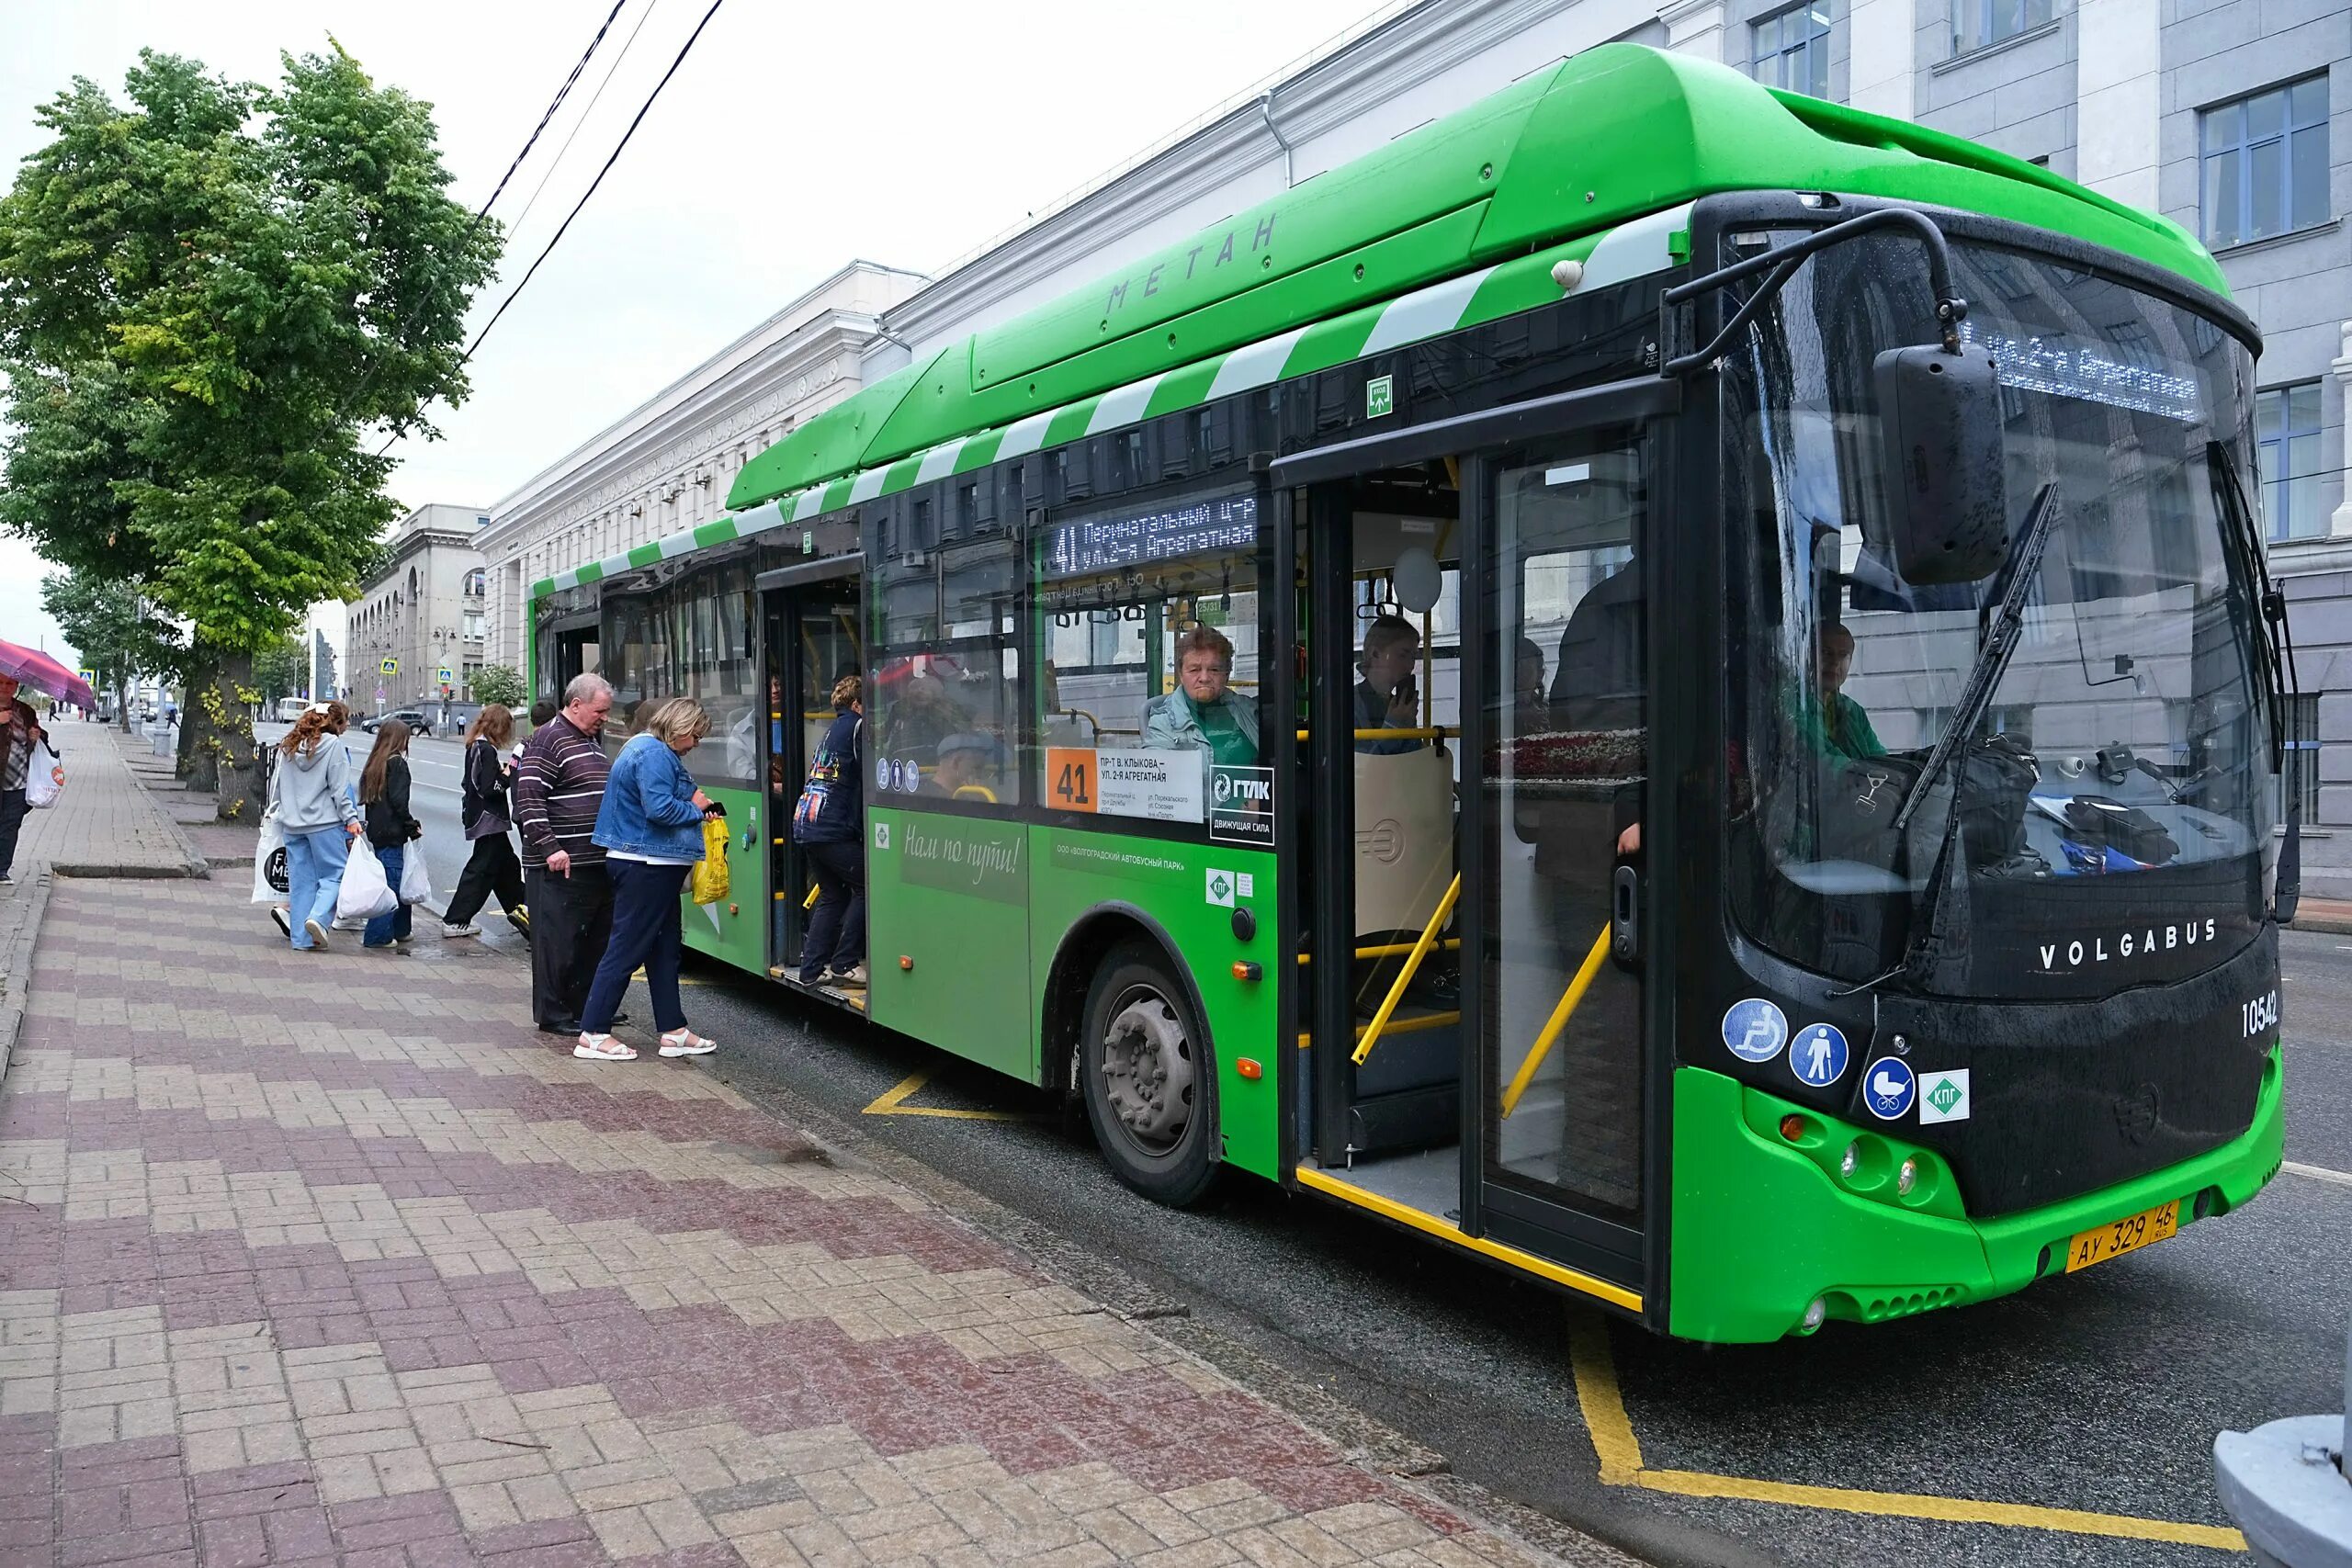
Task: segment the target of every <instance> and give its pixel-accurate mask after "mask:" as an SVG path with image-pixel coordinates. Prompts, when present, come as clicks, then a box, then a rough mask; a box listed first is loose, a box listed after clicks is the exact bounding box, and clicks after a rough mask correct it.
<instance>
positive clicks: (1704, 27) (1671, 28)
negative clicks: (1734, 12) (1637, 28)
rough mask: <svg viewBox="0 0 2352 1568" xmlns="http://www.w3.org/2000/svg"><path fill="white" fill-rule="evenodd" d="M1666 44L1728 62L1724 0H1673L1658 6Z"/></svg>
mask: <svg viewBox="0 0 2352 1568" xmlns="http://www.w3.org/2000/svg"><path fill="white" fill-rule="evenodd" d="M1657 19H1658V20H1659V21H1661V22H1664V23H1665V24H1666V47H1667V48H1668V49H1670V50H1672V51H1674V52H1675V53H1677V54H1688V55H1692V56H1695V57H1696V58H1698V59H1701V60H1712V61H1713V62H1716V63H1717V64H1718V65H1720V64H1723V63H1724V0H1672V3H1671V4H1669V5H1665V6H1659V7H1658V8H1657Z"/></svg>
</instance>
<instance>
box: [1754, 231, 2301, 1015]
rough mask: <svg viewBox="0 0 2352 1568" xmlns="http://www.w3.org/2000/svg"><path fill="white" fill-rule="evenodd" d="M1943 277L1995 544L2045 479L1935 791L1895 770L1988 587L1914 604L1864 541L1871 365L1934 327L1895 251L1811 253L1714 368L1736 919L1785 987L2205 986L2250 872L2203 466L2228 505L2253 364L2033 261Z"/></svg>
mask: <svg viewBox="0 0 2352 1568" xmlns="http://www.w3.org/2000/svg"><path fill="white" fill-rule="evenodd" d="M1760 238H1761V236H1756V235H1738V236H1735V237H1734V238H1733V243H1734V244H1735V245H1736V244H1739V243H1757V242H1758V240H1759V239H1760ZM1736 254H1737V252H1736V251H1735V252H1734V254H1730V255H1726V257H1725V258H1724V259H1725V260H1731V259H1736ZM1953 261H1954V269H1955V282H1956V286H1957V288H1958V291H1959V292H1960V293H1961V295H1962V297H1963V298H1965V299H1967V300H1968V301H1969V313H1968V318H1967V321H1966V323H1965V331H1964V333H1963V335H1964V337H1965V338H1966V339H1967V341H1968V343H1969V344H1970V345H1971V346H1973V348H1976V349H1978V350H1984V351H1989V352H1990V354H1991V355H1992V356H1993V358H1994V360H1995V362H1996V367H1997V371H1998V377H1999V380H2000V384H2001V413H2002V416H2003V421H2004V429H2003V446H2004V451H2005V455H2006V463H2007V472H2006V474H2005V475H2004V481H2005V485H2006V491H2007V507H2008V515H2009V527H2010V529H2011V543H2012V545H2013V546H2014V545H2015V543H2016V536H2017V532H2018V529H2019V528H2020V527H2021V525H2023V523H2024V521H2025V519H2026V516H2027V513H2028V512H2029V510H2030V507H2031V506H2032V504H2033V502H2034V499H2035V497H2036V496H2037V495H2038V494H2039V493H2040V492H2041V491H2043V490H2044V488H2045V487H2048V488H2049V489H2050V490H2051V491H2052V494H2053V497H2054V500H2055V502H2056V505H2057V509H2058V511H2057V517H2056V523H2055V527H2054V530H2053V532H2052V534H2051V536H2050V539H2049V545H2048V547H2047V549H2046V551H2045V552H2044V553H2043V555H2042V557H2041V564H2040V569H2039V571H2038V572H2037V574H2036V580H2035V581H2033V582H2032V583H2031V584H2030V589H2029V592H2028V599H2027V610H2026V616H2025V625H2024V630H2023V635H2022V637H2020V639H2019V642H2018V647H2017V649H2016V651H2015V654H2014V656H2013V658H2012V659H2011V660H2010V662H2009V664H2008V667H2007V670H2006V671H2005V672H2004V673H2003V674H2002V676H2001V679H2000V681H1999V683H1998V684H1997V686H1996V687H1995V689H1994V691H1993V693H1992V699H1991V703H1990V705H1989V707H1988V708H1987V709H1986V710H1985V716H1984V718H1983V721H1982V722H1981V723H1980V724H1978V725H1977V726H1976V727H1975V729H1974V732H1973V733H1972V734H1969V735H1966V736H1962V737H1959V738H1958V739H1959V740H1960V742H1961V750H1959V751H1958V752H1957V753H1956V755H1955V757H1954V759H1953V760H1952V761H1951V764H1950V765H1949V766H1947V767H1946V768H1945V769H1943V770H1942V772H1941V774H1940V776H1937V777H1930V778H1928V779H1927V780H1926V781H1925V782H1924V783H1922V767H1921V764H1922V763H1923V762H1924V761H1926V758H1927V756H1928V751H1929V750H1930V749H1932V748H1933V747H1934V746H1935V744H1936V743H1937V741H1938V739H1939V738H1940V737H1941V736H1942V734H1943V732H1944V730H1945V728H1947V726H1948V725H1949V724H1950V723H1951V719H1952V715H1953V709H1954V707H1955V705H1957V703H1958V700H1959V698H1960V695H1961V692H1962V686H1963V685H1964V683H1965V682H1966V680H1967V676H1968V672H1969V670H1970V666H1971V664H1972V663H1973V660H1974V659H1975V657H1976V654H1977V649H1978V647H1979V643H1980V638H1981V637H1982V634H1983V631H1984V629H1985V621H1986V617H1987V615H1989V613H1990V611H1989V608H1988V607H1989V606H1991V605H1993V604H1996V603H1997V601H1998V599H1999V598H2000V596H2001V595H2002V593H2003V592H2004V591H2005V589H2006V586H2007V584H2006V581H2005V580H2004V574H2003V573H2001V572H1996V573H1995V574H1994V575H1993V576H1992V577H1990V578H1987V579H1986V580H1985V581H1979V582H1971V583H1962V584H1943V585H1935V586H1919V585H1916V584H1912V583H1908V582H1906V581H1905V580H1904V579H1903V578H1902V577H1901V576H1900V575H1898V574H1897V573H1896V572H1895V571H1894V569H1893V567H1892V564H1891V554H1890V552H1889V551H1888V549H1887V548H1886V547H1885V545H1884V543H1883V539H1884V531H1883V529H1882V528H1880V526H1879V516H1878V507H1879V496H1880V494H1881V493H1882V492H1881V488H1880V486H1881V479H1880V468H1881V463H1880V457H1879V453H1880V447H1879V434H1880V433H1879V430H1878V422H1877V417H1876V413H1875V409H1876V406H1877V400H1876V395H1875V391H1874V388H1873V383H1872V361H1873V358H1874V356H1875V355H1877V354H1878V353H1880V352H1881V351H1883V350H1884V349H1887V348H1891V347H1894V346H1897V345H1900V344H1908V343H1916V342H1918V341H1920V340H1921V338H1922V337H1923V335H1924V334H1923V333H1922V332H1921V330H1920V329H1921V324H1922V323H1924V322H1926V321H1929V320H1930V319H1931V316H1930V308H1929V302H1928V297H1927V290H1926V288H1925V285H1924V281H1923V277H1922V272H1921V269H1920V267H1919V265H1917V249H1916V247H1914V246H1912V245H1910V244H1909V243H1907V242H1905V241H1900V240H1877V241H1865V242H1860V243H1854V244H1851V245H1848V246H1844V247H1838V248H1833V249H1831V250H1829V251H1826V252H1824V253H1822V254H1819V255H1817V256H1816V257H1815V258H1814V259H1813V260H1812V261H1811V262H1809V263H1808V264H1806V265H1805V266H1804V267H1803V268H1802V269H1801V270H1800V271H1799V273H1798V275H1797V276H1796V278H1795V279H1794V280H1793V282H1792V285H1791V286H1790V287H1789V288H1787V289H1786V290H1785V291H1784V292H1783V293H1782V295H1781V298H1780V299H1779V300H1778V302H1777V304H1776V306H1775V307H1774V308H1773V309H1772V310H1770V312H1769V314H1768V315H1767V316H1766V317H1765V318H1764V319H1763V320H1762V321H1759V324H1758V327H1757V328H1756V330H1754V331H1752V332H1751V333H1749V334H1748V340H1747V344H1745V345H1744V346H1743V347H1742V348H1741V349H1739V350H1738V351H1736V352H1735V353H1734V354H1733V355H1731V356H1730V358H1728V359H1727V360H1726V361H1725V366H1724V370H1725V376H1724V393H1725V398H1726V402H1725V410H1724V412H1725V418H1724V454H1723V459H1724V474H1725V479H1726V483H1725V493H1726V497H1727V503H1728V509H1729V510H1728V514H1727V522H1728V525H1729V527H1730V530H1731V537H1732V541H1733V543H1732V550H1731V557H1732V562H1733V567H1732V572H1731V578H1730V581H1731V583H1732V592H1731V594H1730V614H1731V626H1730V632H1729V636H1730V644H1731V649H1732V658H1731V659H1730V660H1728V661H1727V662H1728V665H1729V672H1728V674H1727V681H1728V684H1729V690H1728V693H1727V696H1728V700H1729V712H1728V714H1727V718H1728V721H1729V728H1730V733H1731V738H1732V742H1733V744H1732V748H1731V753H1730V758H1729V765H1728V767H1727V769H1726V778H1727V780H1728V788H1729V792H1730V795H1731V798H1730V800H1729V801H1728V802H1727V803H1726V804H1727V811H1726V819H1727V821H1728V823H1729V829H1728V830H1729V832H1730V835H1731V856H1730V863H1731V874H1732V890H1733V903H1734V908H1735V911H1736V918H1737V919H1738V920H1739V923H1740V924H1741V926H1742V928H1743V929H1744V930H1745V931H1747V933H1748V934H1749V935H1750V936H1751V937H1753V938H1754V939H1755V940H1757V941H1758V942H1761V943H1762V944H1763V945H1764V946H1766V947H1767V948H1769V949H1770V950H1772V951H1773V952H1775V953H1779V954H1781V955H1782V956H1784V957H1786V958H1789V959H1792V960H1793V961H1795V962H1797V963H1799V964H1804V965H1805V966H1806V967H1808V968H1812V969H1815V970H1818V971H1821V972H1824V973H1826V974H1828V975H1831V976H1837V977H1838V978H1839V979H1841V980H1846V981H1849V982H1857V983H1859V982H1861V981H1865V980H1871V979H1874V978H1877V977H1880V976H1889V975H1891V974H1892V973H1893V972H1894V971H1897V970H1901V971H1903V972H1904V975H1905V983H1907V984H1910V985H1913V986H1917V987H1923V988H1926V989H1928V990H1932V991H1936V992H1939V993H1942V994H1951V995H1963V996H1996V995H1998V996H2011V997H2014V996H2019V995H2023V996H2028V997H2048V998H2058V997H2086V996H2099V995H2106V994H2109V993H2111V992H2113V991H2116V990H2120V989H2122V988H2124V987H2131V986H2138V985H2145V984H2150V983H2154V982H2160V981H2166V980H2172V979H2177V978H2180V977H2182V976H2188V975H2191V974H2195V973H2199V972H2200V971H2202V970H2204V969H2208V968H2211V966H2213V965H2214V964H2218V963H2220V962H2221V961H2222V960H2223V959H2224V958H2226V957H2228V956H2229V955H2230V954H2231V953H2234V952H2236V951H2237V950H2238V949H2239V948H2240V947H2242V946H2243V945H2244V943H2245V942H2247V941H2248V940H2250V939H2251V938H2252V937H2253V936H2254V935H2255V934H2256V931H2258V930H2259V927H2260V922H2261V918H2262V911H2263V907H2264V899H2265V897H2266V892H2267V874H2268V873H2269V871H2270V869H2271V865H2272V863H2273V861H2274V860H2275V854H2276V851H2275V848H2274V842H2273V835H2272V832H2271V826H2272V821H2273V818H2274V816H2275V814H2276V812H2275V804H2276V803H2275V799H2274V791H2275V788H2276V784H2275V779H2274V775H2273V772H2272V761H2273V760H2272V757H2271V754H2270V739H2271V731H2270V716H2269V714H2268V713H2267V711H2266V709H2265V706H2264V704H2265V701H2266V699H2265V697H2264V695H2263V694H2262V693H2261V691H2260V689H2259V688H2258V686H2257V684H2256V679H2255V667H2254V660H2255V658H2256V654H2255V651H2254V648H2253V643H2252V639H2253V637H2255V635H2256V623H2255V618H2254V617H2255V615H2256V604H2257V591H2256V588H2255V586H2254V585H2253V584H2251V583H2250V582H2249V581H2246V580H2245V579H2246V577H2247V576H2248V573H2247V571H2246V570H2245V567H2244V566H2243V564H2242V563H2243V561H2244V559H2245V554H2244V552H2245V550H2246V549H2247V548H2249V547H2251V546H2250V545H2249V543H2248V542H2247V541H2245V539H2243V538H2241V537H2233V536H2232V534H2231V533H2230V530H2231V528H2232V527H2233V517H2234V514H2233V511H2232V509H2231V504H2230V503H2225V502H2224V501H2223V499H2222V496H2223V494H2224V488H2223V487H2227V486H2229V485H2232V484H2233V483H2235V482H2236V480H2235V477H2234V476H2233V475H2232V474H2230V473H2229V471H2228V469H2229V468H2230V467H2231V465H2230V464H2228V463H2225V462H2222V461H2220V460H2219V459H2220V457H2221V456H2222V454H2225V453H2226V454H2230V455H2232V456H2233V457H2234V467H2235V468H2236V470H2237V472H2238V473H2239V474H2244V475H2246V476H2249V478H2248V479H2247V481H2246V482H2247V483H2249V484H2250V483H2251V477H2250V476H2251V474H2252V465H2251V463H2250V462H2248V461H2247V457H2246V454H2247V453H2248V451H2249V446H2248V417H2249V411H2250V407H2251V403H2252V396H2253V393H2252V373H2253V367H2252V360H2251V357H2250V355H2249V354H2248V352H2247V350H2246V348H2245V345H2244V344H2240V343H2239V342H2238V341H2237V340H2236V339H2234V338H2233V337H2232V336H2230V335H2229V334H2228V333H2225V332H2224V331H2222V329H2221V328H2220V327H2219V326H2217V325H2215V324H2214V323H2213V322H2211V321H2208V320H2206V319H2205V318H2203V317H2200V316H2198V315H2196V314H2193V313H2191V312H2190V311H2188V310H2184V309H2181V308H2179V307H2177V306H2175V305H2171V304H2168V303H2166V302H2165V301H2164V300H2161V299H2156V298H2154V297H2152V296H2150V295H2147V294H2144V293H2141V292H2138V291H2135V290H2133V289H2132V288H2129V287H2127V286H2125V285H2124V284H2122V283H2120V282H2117V281H2115V280H2112V279H2109V278H2105V277H2100V276H2094V275H2092V274H2089V273H2086V272H2082V271H2079V270H2075V269H2072V268H2070V267H2067V266H2065V265H2061V264H2060V263H2058V262H2056V261H2053V260H2050V259H2045V258H2039V257H2036V256H2033V255H2030V254H2024V253H2020V252H2013V251H2005V250H1996V249H1993V248H1989V247H1982V246H1978V247H1969V246H1956V247H1955V249H1954V257H1953ZM1915 790H1917V793H1918V794H1919V795H1920V796H1921V805H1920V807H1918V808H1917V810H1915V812H1914V813H1913V815H1912V818H1911V819H1910V821H1909V822H1908V823H1907V824H1906V825H1905V827H1904V828H1903V829H1902V830H1901V831H1900V832H1898V831H1897V830H1896V829H1895V828H1894V818H1895V816H1896V812H1897V810H1898V808H1899V807H1901V805H1902V803H1903V802H1904V801H1905V798H1906V797H1907V796H1909V795H1911V794H1912V793H1914V791H1915ZM1955 812H1956V813H1957V814H1958V823H1957V831H1956V832H1951V833H1948V832H1947V829H1948V828H1951V827H1952V826H1953V815H1954V813H1955ZM1947 844H1949V845H1950V846H1951V847H1950V848H1949V849H1947V848H1946V846H1947ZM1939 864H1940V865H1941V867H1942V874H1941V875H1940V876H1939V875H1938V874H1937V873H1938V868H1939ZM1931 881H1933V882H1935V883H1936V884H1937V890H1936V892H1935V894H1934V896H1933V897H1929V891H1928V890H1929V886H1930V883H1931ZM1929 908H1932V909H1933V919H1934V925H1935V927H1936V928H1937V932H1938V934H1937V936H1936V937H1935V940H1934V942H1933V944H1932V946H1933V948H1934V950H1935V951H1933V952H1932V953H1928V954H1927V955H1926V956H1927V957H1928V958H1929V959H1931V960H1932V962H1926V963H1923V962H1922V953H1920V951H1918V950H1917V949H1915V948H1914V947H1913V945H1912V936H1913V931H1912V928H1913V925H1914V922H1915V920H1917V918H1918V917H1919V915H1920V914H1921V913H1922V912H1923V911H1925V910H1928V909H1929ZM1906 957H1907V959H1908V963H1907V964H1906Z"/></svg>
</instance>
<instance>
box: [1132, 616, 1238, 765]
mask: <svg viewBox="0 0 2352 1568" xmlns="http://www.w3.org/2000/svg"><path fill="white" fill-rule="evenodd" d="M1232 676H1233V644H1232V643H1231V642H1229V641H1227V638H1226V636H1225V634H1224V633H1223V632H1221V631H1218V630H1217V629H1216V627H1215V626H1193V627H1192V628H1191V629H1190V630H1188V631H1185V632H1183V633H1182V634H1180V635H1179V636H1178V637H1177V638H1176V690H1174V691H1172V692H1170V693H1169V694H1167V695H1165V696H1160V697H1154V698H1153V699H1152V700H1151V705H1150V706H1148V707H1147V708H1146V709H1145V710H1144V720H1143V743H1144V745H1145V746H1146V747H1148V748H1152V749H1156V750H1202V751H1206V752H1208V753H1209V755H1210V757H1211V758H1212V759H1213V760H1214V761H1217V762H1221V763H1224V764H1225V765H1227V766H1228V767H1247V766H1248V765H1250V763H1252V762H1255V761H1257V760H1258V708H1257V705H1256V704H1254V703H1252V702H1251V701H1250V699H1249V698H1247V697H1245V696H1242V695H1240V694H1238V693H1235V692H1232V691H1230V690H1228V689H1227V682H1228V681H1229V680H1231V679H1232Z"/></svg>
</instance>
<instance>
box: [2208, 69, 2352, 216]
mask: <svg viewBox="0 0 2352 1568" xmlns="http://www.w3.org/2000/svg"><path fill="white" fill-rule="evenodd" d="M2197 141H2198V152H2199V155H2200V156H2201V158H2202V159H2203V163H2204V175H2203V180H2202V184H2201V188H2200V193H2199V198H2198V208H2199V213H2200V214H2201V215H2202V217H2203V219H2204V224H2205V243H2207V244H2209V245H2211V246H2212V247H2213V248H2214V249H2216V250H2219V249H2221V248H2222V246H2224V245H2243V244H2245V243H2247V242H2248V241H2250V240H2261V239H2267V238H2268V237H2269V236H2271V235H2273V234H2284V233H2286V232H2288V231H2290V230H2293V229H2305V228H2309V227H2310V226H2311V225H2312V224H2314V223H2324V222H2325V221H2326V220H2327V218H2328V205H2327V73H2325V72H2322V73H2319V74H2318V75H2316V76H2306V77H2305V78H2303V80H2301V81H2300V82H2290V83H2288V84H2287V85H2285V86H2283V87H2273V88H2271V89H2270V90H2269V91H2268V92H2267V93H2256V94H2255V95H2254V96H2252V97H2248V98H2240V99H2238V100H2237V101H2236V102H2234V103H2227V104H2222V105H2219V106H2217V107H2213V108H2210V109H2207V110H2206V111H2205V112H2204V113H2203V114H2201V115H2199V117H2198V125H2197Z"/></svg>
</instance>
